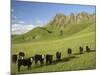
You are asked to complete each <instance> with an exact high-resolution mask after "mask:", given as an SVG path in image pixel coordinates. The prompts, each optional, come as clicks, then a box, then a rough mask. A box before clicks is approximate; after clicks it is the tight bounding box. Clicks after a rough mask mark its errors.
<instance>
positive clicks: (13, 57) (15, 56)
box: [12, 54, 17, 63]
mask: <svg viewBox="0 0 100 75" xmlns="http://www.w3.org/2000/svg"><path fill="white" fill-rule="evenodd" d="M16 61H17V54H13V55H12V62H13V63H16Z"/></svg>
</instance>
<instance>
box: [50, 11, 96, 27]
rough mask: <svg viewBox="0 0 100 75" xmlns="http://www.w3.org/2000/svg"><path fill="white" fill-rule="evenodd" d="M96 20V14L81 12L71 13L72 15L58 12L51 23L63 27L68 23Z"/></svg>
mask: <svg viewBox="0 0 100 75" xmlns="http://www.w3.org/2000/svg"><path fill="white" fill-rule="evenodd" d="M92 21H95V14H89V13H85V12H81V13H78V14H74V13H71V14H70V15H64V14H61V13H60V14H56V16H55V17H54V19H53V20H52V22H51V23H50V25H52V26H55V27H59V28H63V27H65V26H66V25H68V24H80V23H83V22H92Z"/></svg>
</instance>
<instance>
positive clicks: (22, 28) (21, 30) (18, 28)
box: [12, 24, 34, 34]
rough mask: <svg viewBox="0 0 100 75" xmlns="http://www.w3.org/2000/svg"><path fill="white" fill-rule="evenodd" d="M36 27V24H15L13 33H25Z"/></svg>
mask: <svg viewBox="0 0 100 75" xmlns="http://www.w3.org/2000/svg"><path fill="white" fill-rule="evenodd" d="M33 28H34V25H23V24H13V25H12V34H24V33H26V32H28V31H30V30H31V29H33Z"/></svg>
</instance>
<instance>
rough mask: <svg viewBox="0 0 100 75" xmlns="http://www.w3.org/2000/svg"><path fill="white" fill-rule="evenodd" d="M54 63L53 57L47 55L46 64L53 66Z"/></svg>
mask: <svg viewBox="0 0 100 75" xmlns="http://www.w3.org/2000/svg"><path fill="white" fill-rule="evenodd" d="M52 61H53V55H50V54H47V55H46V64H51V63H52Z"/></svg>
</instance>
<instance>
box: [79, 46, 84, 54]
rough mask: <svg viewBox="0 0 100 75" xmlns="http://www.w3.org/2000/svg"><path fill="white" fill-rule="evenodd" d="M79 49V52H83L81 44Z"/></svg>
mask: <svg viewBox="0 0 100 75" xmlns="http://www.w3.org/2000/svg"><path fill="white" fill-rule="evenodd" d="M79 51H80V54H83V48H82V47H81V46H80V47H79Z"/></svg>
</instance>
